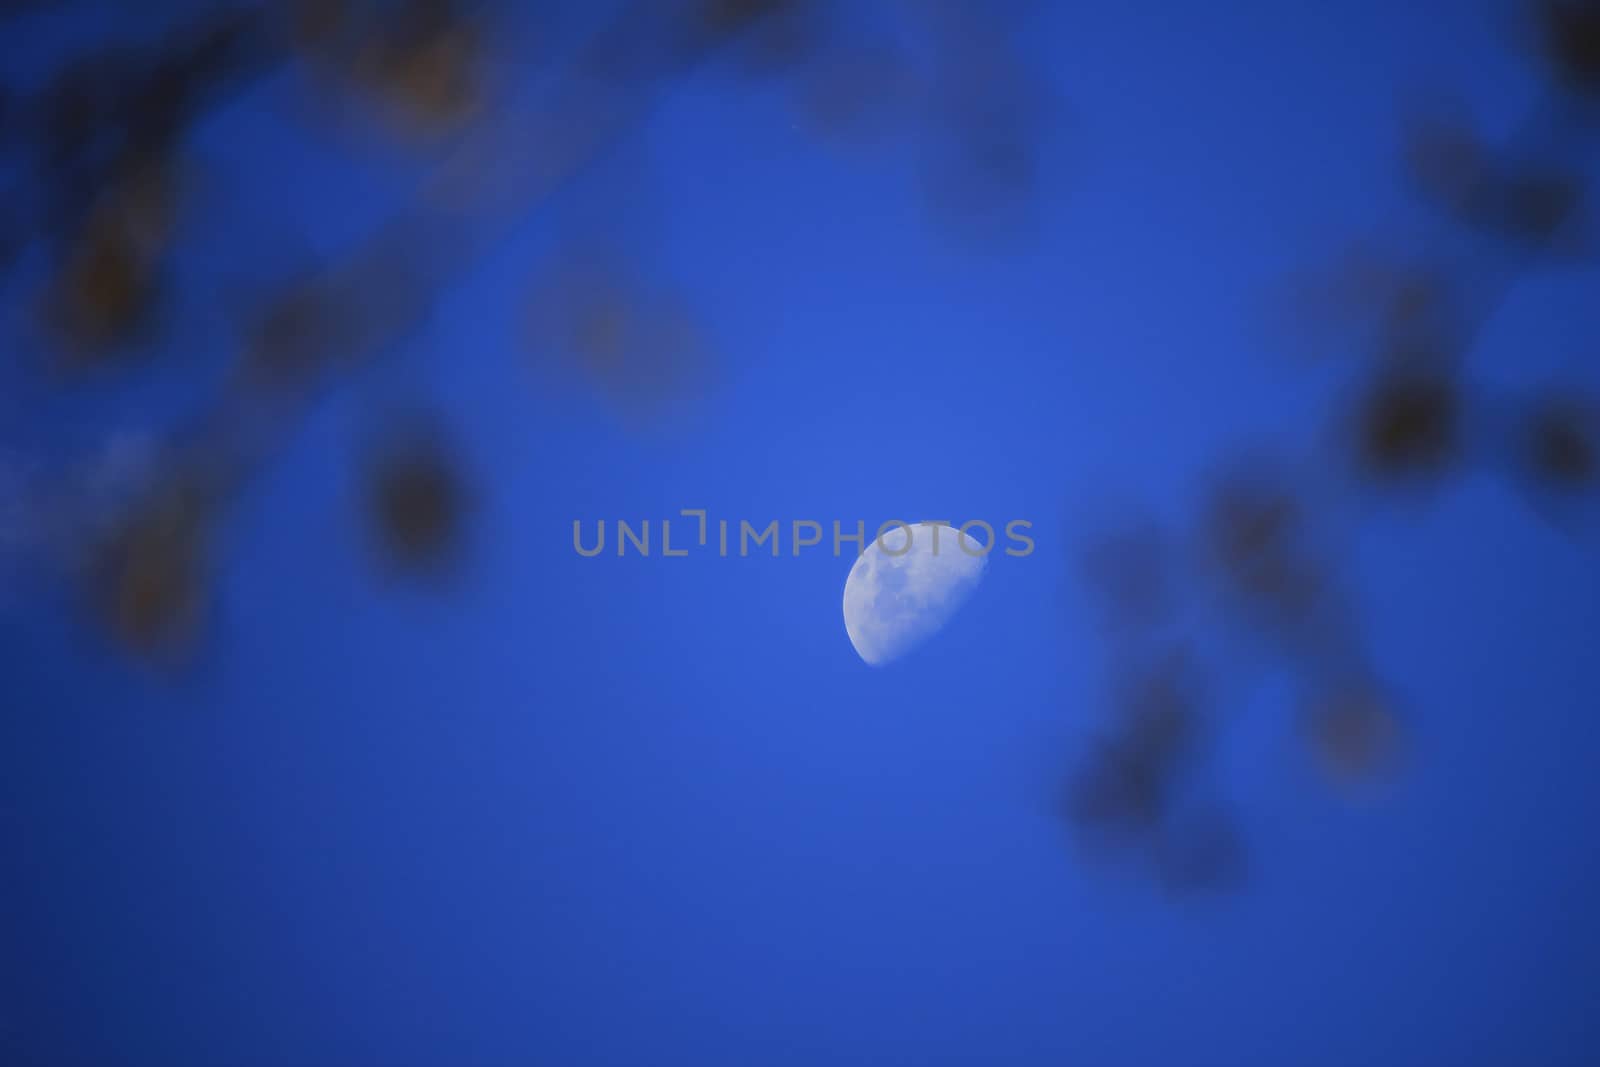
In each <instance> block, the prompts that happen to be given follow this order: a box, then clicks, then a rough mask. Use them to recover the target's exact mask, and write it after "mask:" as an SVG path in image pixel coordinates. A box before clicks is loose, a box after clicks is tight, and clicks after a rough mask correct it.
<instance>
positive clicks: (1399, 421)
mask: <svg viewBox="0 0 1600 1067" xmlns="http://www.w3.org/2000/svg"><path fill="white" fill-rule="evenodd" d="M1462 407H1463V402H1462V396H1461V388H1460V386H1459V384H1458V383H1457V382H1456V381H1455V380H1454V378H1453V377H1452V376H1450V375H1447V374H1428V373H1425V372H1411V371H1395V372H1386V373H1383V374H1380V375H1379V376H1378V377H1377V378H1376V379H1375V380H1374V381H1373V382H1372V383H1371V385H1370V386H1369V387H1368V388H1367V390H1366V391H1365V393H1364V394H1363V395H1362V396H1361V398H1360V401H1359V404H1358V407H1357V411H1356V413H1355V420H1354V433H1355V448H1356V461H1357V465H1358V468H1359V469H1360V470H1361V471H1362V472H1363V473H1365V474H1367V475H1369V476H1371V477H1374V478H1377V479H1394V478H1401V477H1406V478H1410V477H1437V476H1438V475H1441V474H1444V473H1446V472H1448V471H1449V470H1450V469H1451V468H1452V467H1453V466H1454V465H1455V464H1456V462H1457V461H1458V460H1459V458H1460V456H1461V454H1462V447H1463V441H1462V435H1463V426H1462Z"/></svg>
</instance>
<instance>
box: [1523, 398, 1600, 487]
mask: <svg viewBox="0 0 1600 1067" xmlns="http://www.w3.org/2000/svg"><path fill="white" fill-rule="evenodd" d="M1597 427H1600V416H1597V413H1596V410H1595V408H1594V407H1593V406H1592V405H1589V404H1586V403H1584V402H1583V401H1582V400H1581V399H1577V398H1573V397H1570V396H1565V395H1560V396H1553V397H1549V398H1546V399H1544V400H1542V401H1540V402H1539V403H1538V404H1536V405H1535V407H1534V410H1533V413H1532V415H1531V417H1530V418H1529V420H1528V425H1527V430H1526V440H1525V442H1524V449H1525V457H1524V458H1525V463H1526V465H1527V470H1528V472H1529V473H1530V474H1531V475H1532V477H1533V478H1534V479H1535V480H1536V481H1537V482H1538V483H1539V484H1541V485H1543V486H1548V487H1550V488H1554V489H1560V490H1566V491H1571V490H1575V489H1585V488H1588V487H1590V486H1592V485H1593V484H1594V481H1595V474H1596V470H1597V466H1600V463H1597V461H1600V453H1597V445H1600V436H1597Z"/></svg>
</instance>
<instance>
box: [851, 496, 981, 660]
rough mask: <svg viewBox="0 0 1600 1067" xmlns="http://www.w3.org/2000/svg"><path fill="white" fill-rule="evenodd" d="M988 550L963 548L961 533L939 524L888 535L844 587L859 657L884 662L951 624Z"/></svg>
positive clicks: (977, 543)
mask: <svg viewBox="0 0 1600 1067" xmlns="http://www.w3.org/2000/svg"><path fill="white" fill-rule="evenodd" d="M907 537H910V539H911V544H910V546H909V548H908V547H907V545H906V538H907ZM935 537H937V539H938V540H937V543H936V542H935ZM983 547H984V542H983V541H982V540H979V539H977V538H976V537H969V538H968V540H967V544H966V548H965V549H963V548H962V546H961V534H960V532H959V531H957V530H955V529H953V528H951V527H949V526H942V525H938V524H935V523H928V522H919V523H917V524H915V525H908V526H894V527H891V528H889V529H888V530H885V531H884V532H883V535H882V536H881V537H879V538H878V539H877V540H876V541H874V542H873V543H872V544H871V545H870V546H868V548H867V550H866V551H865V552H863V553H862V554H861V555H860V556H858V557H857V558H856V562H855V565H854V566H852V567H851V568H850V577H849V578H847V579H845V583H844V628H845V632H846V633H848V634H849V635H850V643H851V644H852V645H854V646H855V650H856V652H857V653H858V654H859V655H860V656H861V658H862V659H863V660H865V661H866V662H868V663H870V664H873V665H874V666H876V665H878V664H882V663H887V662H889V661H890V660H892V659H894V658H895V657H897V656H900V655H902V654H903V653H905V652H907V651H909V650H910V649H911V648H912V647H913V646H915V645H918V644H920V643H921V642H922V641H923V640H925V639H926V638H928V637H931V636H932V635H933V634H934V633H935V632H936V631H937V630H939V628H940V627H942V626H943V625H944V624H945V623H947V622H949V621H950V617H951V616H952V615H954V614H955V612H956V609H957V608H959V607H960V606H961V605H962V604H963V603H964V602H965V601H966V599H967V597H968V596H970V595H971V593H972V591H973V589H975V588H977V585H978V579H980V578H982V577H983V568H984V564H985V563H986V562H987V557H986V556H983V555H978V554H977V553H978V552H979V551H980V550H981V549H982V548H983ZM885 549H887V551H885Z"/></svg>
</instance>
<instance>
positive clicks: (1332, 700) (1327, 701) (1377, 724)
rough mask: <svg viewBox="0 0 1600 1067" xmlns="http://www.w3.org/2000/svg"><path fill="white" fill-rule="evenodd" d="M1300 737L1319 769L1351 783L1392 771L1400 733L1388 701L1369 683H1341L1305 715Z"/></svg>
mask: <svg viewBox="0 0 1600 1067" xmlns="http://www.w3.org/2000/svg"><path fill="white" fill-rule="evenodd" d="M1305 726H1306V737H1307V739H1308V741H1309V742H1310V744H1311V747H1312V750H1313V752H1314V754H1315V755H1316V757H1317V760H1318V762H1319V764H1320V765H1321V767H1322V768H1323V770H1324V771H1325V772H1326V773H1327V774H1328V775H1329V777H1331V778H1332V779H1333V780H1334V781H1336V782H1340V783H1344V784H1351V783H1355V782H1362V781H1367V780H1370V779H1372V778H1373V777H1375V776H1377V775H1379V774H1381V773H1383V772H1385V771H1389V770H1392V769H1394V767H1395V763H1396V760H1397V759H1398V757H1399V754H1400V743H1401V738H1402V735H1401V730H1400V723H1399V720H1398V719H1397V718H1396V717H1395V715H1394V712H1393V710H1392V709H1391V708H1390V706H1389V704H1388V702H1387V701H1386V700H1385V699H1384V698H1383V696H1382V694H1381V693H1380V692H1379V691H1378V689H1377V688H1376V687H1375V686H1373V685H1371V684H1366V683H1363V684H1354V685H1347V686H1345V687H1343V688H1341V689H1337V690H1335V691H1334V692H1333V693H1332V694H1331V695H1329V696H1325V697H1323V698H1321V699H1320V700H1319V701H1318V702H1317V703H1315V704H1314V705H1313V706H1312V707H1311V708H1310V709H1308V712H1307V717H1306V724H1305Z"/></svg>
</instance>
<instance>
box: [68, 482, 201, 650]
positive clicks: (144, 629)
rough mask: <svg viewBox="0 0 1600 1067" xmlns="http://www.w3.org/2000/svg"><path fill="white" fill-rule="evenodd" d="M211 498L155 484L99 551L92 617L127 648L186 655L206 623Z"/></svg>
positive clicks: (183, 485)
mask: <svg viewBox="0 0 1600 1067" xmlns="http://www.w3.org/2000/svg"><path fill="white" fill-rule="evenodd" d="M213 503H214V502H213V501H212V500H211V499H210V497H209V495H208V494H207V493H206V492H205V491H204V490H203V488H202V487H200V486H198V485H196V484H190V483H188V482H184V481H181V480H177V481H174V482H172V483H170V484H166V485H161V486H158V487H156V490H155V491H154V492H152V493H151V495H150V496H149V497H147V498H145V499H143V500H141V501H140V502H139V503H138V504H137V505H136V506H135V507H134V508H133V509H132V510H131V511H130V512H129V513H128V514H127V515H126V516H125V518H124V519H123V521H122V522H121V523H119V524H118V525H117V526H116V527H115V528H114V530H113V531H112V533H111V535H110V536H109V537H108V538H107V539H106V540H105V541H104V542H103V543H101V544H100V545H98V546H97V549H96V552H95V557H94V559H93V561H92V567H91V576H92V579H93V582H94V589H95V600H96V603H97V608H98V614H99V615H100V617H101V618H102V619H103V620H104V621H105V622H106V624H107V626H108V627H109V628H110V630H111V632H112V634H113V635H114V636H115V637H116V638H117V640H118V641H119V642H120V643H121V644H123V645H124V646H125V647H127V648H128V649H129V650H130V651H132V652H134V653H136V654H138V655H140V656H144V657H149V658H160V657H165V656H172V655H178V654H181V653H183V652H184V651H186V650H187V648H188V647H189V646H190V645H191V643H192V642H193V641H194V639H195V638H196V636H197V634H198V631H199V628H200V626H201V624H202V622H203V621H204V615H205V609H206V599H207V596H208V591H207V572H206V568H207V560H206V554H207V550H208V543H209V540H210V524H211V518H212V510H213Z"/></svg>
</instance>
